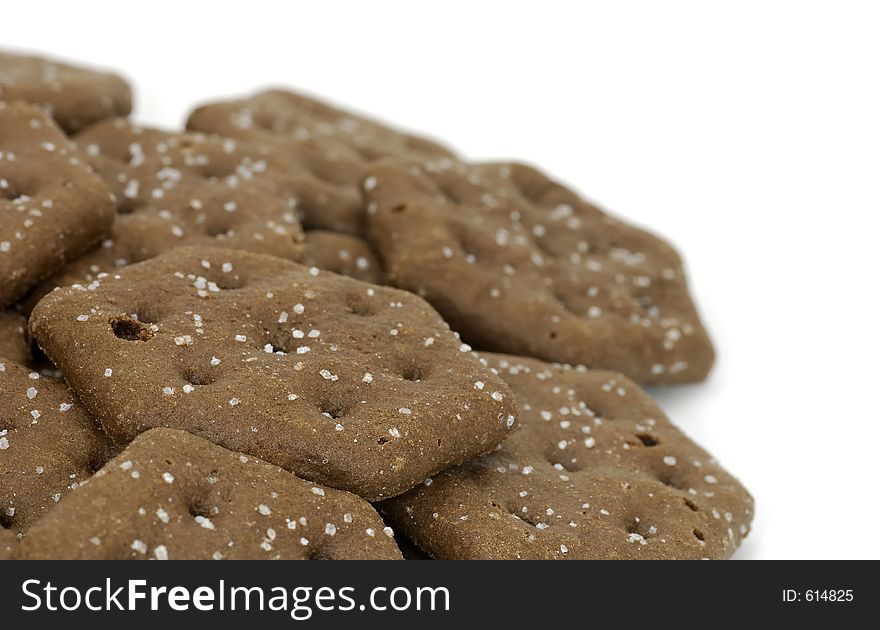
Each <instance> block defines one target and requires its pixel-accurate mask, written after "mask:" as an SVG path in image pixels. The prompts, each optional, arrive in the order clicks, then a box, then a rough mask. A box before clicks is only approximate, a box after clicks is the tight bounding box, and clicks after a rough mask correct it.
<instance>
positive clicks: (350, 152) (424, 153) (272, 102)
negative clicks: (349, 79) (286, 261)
mask: <svg viewBox="0 0 880 630" xmlns="http://www.w3.org/2000/svg"><path fill="white" fill-rule="evenodd" d="M187 128H188V129H194V130H198V131H206V132H211V133H219V134H221V135H224V136H228V137H230V138H242V139H246V140H253V141H257V142H260V143H262V144H266V145H274V146H277V147H279V148H281V149H282V150H284V151H286V152H287V153H288V154H289V155H290V157H291V160H293V161H294V162H296V163H297V164H298V166H299V169H300V170H302V171H303V172H305V173H310V174H311V175H312V176H313V177H312V179H311V180H309V181H308V183H309V184H310V185H309V186H308V187H305V188H304V190H303V193H302V195H301V203H300V209H301V210H302V213H303V224H304V225H305V227H306V228H307V229H316V230H329V231H334V232H343V233H346V234H350V235H354V236H362V235H363V234H364V230H365V217H364V206H363V201H362V199H361V195H360V191H359V189H358V187H359V186H360V183H361V181H362V180H363V178H364V177H365V176H366V172H365V168H366V166H367V165H368V164H369V163H370V162H372V161H373V160H375V159H377V158H381V157H388V156H395V157H410V158H418V159H421V158H429V157H441V156H443V157H451V156H452V152H451V151H450V150H449V149H447V148H445V147H443V146H440V145H439V144H436V143H434V142H432V141H430V140H427V139H425V138H421V137H418V136H414V135H412V134H409V133H405V132H402V131H398V130H396V129H393V128H391V127H388V126H386V125H384V124H382V123H379V122H376V121H374V120H371V119H368V118H364V117H363V116H359V115H356V114H353V113H351V112H347V111H343V110H340V109H337V108H336V107H333V106H332V105H329V104H327V103H323V102H321V101H318V100H315V99H313V98H309V97H307V96H303V95H301V94H297V93H295V92H290V91H287V90H267V91H265V92H260V93H258V94H254V95H253V96H251V97H249V98H243V99H236V100H231V101H219V102H215V103H210V104H207V105H203V106H201V107H199V108H198V109H196V110H195V111H194V112H193V113H192V114H190V117H189V120H188V121H187Z"/></svg>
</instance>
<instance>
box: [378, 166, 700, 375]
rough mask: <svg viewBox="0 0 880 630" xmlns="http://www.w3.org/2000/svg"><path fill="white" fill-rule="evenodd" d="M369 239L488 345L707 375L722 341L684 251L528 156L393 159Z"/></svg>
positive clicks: (600, 364) (381, 170)
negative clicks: (706, 317) (716, 341)
mask: <svg viewBox="0 0 880 630" xmlns="http://www.w3.org/2000/svg"><path fill="white" fill-rule="evenodd" d="M370 172H371V175H370V176H369V177H367V178H366V179H365V180H364V191H365V193H366V195H367V197H368V199H369V201H370V207H369V221H370V237H371V240H372V241H373V244H374V246H375V247H376V249H377V251H378V252H379V254H380V256H381V257H382V258H383V265H384V267H385V272H386V275H387V277H388V279H389V282H390V283H391V284H393V285H396V286H399V287H401V288H405V289H408V290H410V291H413V292H416V293H418V294H419V295H422V296H423V297H425V298H426V299H427V300H428V301H429V302H431V303H432V304H433V305H434V306H435V307H436V308H437V310H438V311H440V313H441V314H442V315H443V316H444V317H445V318H446V320H447V321H448V322H449V323H450V325H451V326H452V328H453V329H455V330H457V331H459V332H460V333H461V334H462V337H463V338H464V339H465V341H468V342H469V343H472V344H473V345H474V346H475V347H477V348H480V349H484V350H493V351H498V352H508V353H511V354H518V355H525V356H534V357H538V358H541V359H545V360H548V361H560V362H564V363H570V364H583V365H587V366H589V367H592V368H602V369H611V370H615V371H619V372H623V373H625V374H627V375H628V376H630V377H632V378H634V379H635V380H637V381H639V382H642V383H658V382H663V383H673V382H685V381H699V380H702V379H703V378H705V376H706V374H707V373H708V371H709V369H710V367H711V366H712V363H713V361H714V352H713V349H712V345H711V343H710V341H709V338H708V335H707V334H706V331H705V329H704V328H703V326H702V324H701V323H700V320H699V317H698V315H697V312H696V309H695V307H694V304H693V301H692V299H691V297H690V295H689V292H688V288H687V283H686V281H685V276H684V271H683V269H682V264H681V260H680V259H679V257H678V255H677V254H676V252H675V251H674V250H673V248H672V247H671V246H670V245H668V244H667V243H665V242H664V241H662V240H661V239H659V238H657V237H655V236H653V235H650V234H648V233H646V232H643V231H641V230H638V229H636V228H634V227H632V226H630V225H627V224H626V223H623V222H622V221H619V220H617V219H614V218H612V217H610V216H609V215H607V214H605V213H604V212H602V211H601V210H599V209H597V208H596V207H594V206H592V205H590V204H589V203H587V202H585V201H583V200H582V199H581V198H580V197H579V196H578V195H576V194H575V193H574V192H572V191H570V190H568V189H567V188H565V187H564V186H562V185H560V184H558V183H556V182H554V181H552V180H550V179H549V178H547V177H546V176H545V175H544V174H542V173H540V172H539V171H537V170H535V169H533V168H530V167H527V166H523V165H519V164H476V165H466V164H463V163H460V162H455V161H453V160H448V159H440V160H433V161H429V162H414V161H400V160H388V161H385V162H383V163H382V164H376V165H374V166H373V167H371V169H370Z"/></svg>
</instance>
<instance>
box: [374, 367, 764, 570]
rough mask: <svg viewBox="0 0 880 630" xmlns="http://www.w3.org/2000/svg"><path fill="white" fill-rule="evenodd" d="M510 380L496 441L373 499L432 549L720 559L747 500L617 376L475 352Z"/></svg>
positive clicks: (741, 533) (743, 520)
mask: <svg viewBox="0 0 880 630" xmlns="http://www.w3.org/2000/svg"><path fill="white" fill-rule="evenodd" d="M484 358H485V359H486V360H487V361H488V365H490V366H491V367H493V368H495V369H497V371H498V373H499V374H500V375H501V377H502V378H503V379H504V380H505V381H507V383H508V384H509V385H510V387H511V389H512V390H513V393H514V395H515V396H516V398H517V401H518V402H519V405H520V408H521V410H522V417H521V420H520V422H519V423H518V428H517V430H515V431H514V432H513V435H511V437H510V438H508V439H507V440H506V441H505V442H504V443H503V444H502V445H501V447H499V449H498V450H497V451H496V452H495V453H493V454H491V455H487V456H485V457H482V458H480V459H477V460H474V461H471V462H468V463H466V464H464V465H462V466H459V467H458V468H454V469H452V470H448V471H445V472H443V473H441V474H440V475H436V476H434V477H433V478H431V479H428V480H426V481H425V482H424V484H422V485H421V486H419V487H418V488H417V489H415V490H412V491H411V492H408V493H406V494H404V495H402V496H400V497H397V498H394V499H391V500H389V501H386V502H384V503H382V504H381V510H382V511H384V512H385V513H386V516H387V517H388V519H389V520H390V522H391V523H392V524H393V525H394V526H395V527H397V528H398V529H399V530H400V531H401V532H402V533H403V534H404V535H405V536H407V537H408V538H410V539H412V540H413V541H414V542H415V543H416V544H417V545H418V546H419V547H420V548H422V549H423V550H425V551H427V552H428V553H429V554H430V555H431V556H432V557H434V558H438V559H475V558H478V559H500V558H527V559H553V558H560V559H561V558H568V559H625V558H644V559H649V558H655V559H656V558H664V559H673V558H676V559H678V558H689V559H696V558H726V557H728V556H730V555H731V554H732V553H733V552H734V550H735V549H736V548H737V547H738V546H739V544H740V542H741V541H742V539H743V538H744V537H745V536H746V535H747V534H748V532H749V525H750V523H751V520H752V514H753V501H752V498H751V497H750V496H749V494H748V493H747V492H746V490H745V489H744V488H743V487H742V486H741V485H740V484H739V482H738V481H737V480H736V479H734V478H733V477H731V476H730V475H729V474H728V473H727V472H725V471H724V470H723V469H721V468H720V467H719V466H718V464H717V463H716V462H715V460H714V459H712V458H711V456H709V455H708V454H707V453H706V452H705V451H703V450H702V449H701V448H700V447H698V446H697V445H696V444H694V443H693V442H691V441H690V440H689V439H688V438H687V437H686V436H685V435H683V434H682V433H681V431H679V430H678V429H677V428H676V427H675V426H673V425H672V424H671V423H670V422H669V421H668V420H667V419H666V418H665V416H664V415H663V412H662V411H661V410H660V409H659V408H658V407H657V405H656V404H655V403H654V402H653V401H652V400H651V399H650V398H649V397H648V396H647V394H645V393H644V392H642V391H641V390H640V389H639V388H638V386H636V385H635V384H634V383H633V382H632V381H630V380H629V379H627V378H625V377H623V376H620V375H617V374H615V373H612V372H599V371H596V372H594V371H586V370H584V369H572V368H568V367H560V366H557V365H551V364H549V363H543V362H541V361H537V360H534V359H524V358H518V357H512V356H501V355H484Z"/></svg>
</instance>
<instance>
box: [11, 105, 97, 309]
mask: <svg viewBox="0 0 880 630" xmlns="http://www.w3.org/2000/svg"><path fill="white" fill-rule="evenodd" d="M114 216H115V212H114V207H113V200H112V198H111V195H110V192H109V191H108V190H107V187H106V186H105V185H104V183H103V182H102V181H101V180H100V179H99V178H98V177H97V176H95V174H94V173H92V172H91V171H90V169H89V168H88V167H87V166H86V165H85V164H84V163H83V162H82V161H81V156H80V154H79V153H78V152H77V151H75V150H74V149H73V147H72V145H71V144H70V143H69V141H68V140H67V137H66V136H65V135H64V134H63V133H62V132H61V130H60V129H58V127H57V126H56V125H55V123H53V122H52V120H51V119H49V118H47V117H46V115H45V114H43V113H42V112H40V110H38V109H37V108H35V107H33V106H31V105H26V104H24V103H10V104H7V103H2V102H0V308H3V307H6V306H9V305H10V304H12V303H14V302H15V301H16V300H17V299H18V298H19V297H21V296H22V295H24V293H25V292H26V291H27V290H28V289H29V288H30V287H32V286H33V285H34V284H36V283H37V282H39V281H40V280H42V279H43V278H45V277H46V276H48V275H49V274H51V273H52V272H53V271H55V270H56V269H59V268H60V267H62V266H63V265H64V264H65V263H66V262H67V261H68V260H71V259H73V258H76V257H77V256H80V255H81V254H82V253H83V252H85V251H87V250H88V249H89V248H90V247H91V246H92V245H94V244H95V243H96V242H98V241H100V240H101V239H102V238H104V237H105V236H106V235H107V234H108V233H109V232H110V226H111V225H112V223H113V218H114Z"/></svg>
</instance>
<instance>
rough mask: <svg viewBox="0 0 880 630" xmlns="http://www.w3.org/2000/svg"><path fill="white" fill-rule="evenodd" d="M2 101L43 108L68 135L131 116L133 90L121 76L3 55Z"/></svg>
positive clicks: (0, 59)
mask: <svg viewBox="0 0 880 630" xmlns="http://www.w3.org/2000/svg"><path fill="white" fill-rule="evenodd" d="M0 101H25V102H27V103H32V104H34V105H39V106H41V107H43V108H44V109H45V110H46V111H47V112H48V113H49V114H50V115H51V116H52V117H53V118H54V119H55V121H56V122H57V123H58V125H59V126H60V127H61V128H62V129H64V131H66V132H67V133H72V132H75V131H77V130H78V129H82V128H83V127H85V126H86V125H88V124H91V123H93V122H95V121H98V120H102V119H104V118H111V117H113V116H126V115H128V114H129V113H130V112H131V88H130V87H129V86H128V84H127V83H126V82H125V81H124V80H123V79H122V78H121V77H119V76H117V75H115V74H111V73H109V72H99V71H95V70H88V69H86V68H81V67H76V66H71V65H67V64H63V63H59V62H57V61H53V60H50V59H45V58H41V57H30V56H25V55H16V54H12V53H4V52H0Z"/></svg>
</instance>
